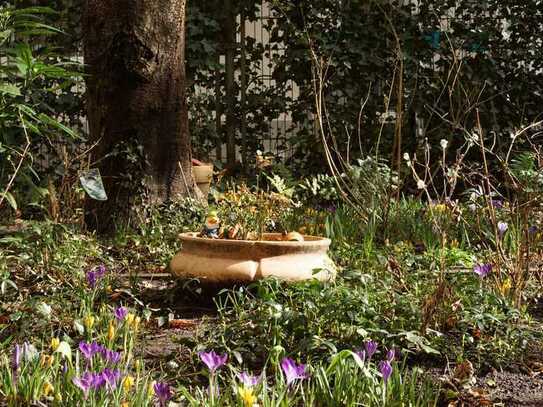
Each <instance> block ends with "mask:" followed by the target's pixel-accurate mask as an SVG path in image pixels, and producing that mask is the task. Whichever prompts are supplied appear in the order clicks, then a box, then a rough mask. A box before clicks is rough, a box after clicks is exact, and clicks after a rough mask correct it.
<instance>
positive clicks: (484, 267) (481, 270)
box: [473, 263, 492, 278]
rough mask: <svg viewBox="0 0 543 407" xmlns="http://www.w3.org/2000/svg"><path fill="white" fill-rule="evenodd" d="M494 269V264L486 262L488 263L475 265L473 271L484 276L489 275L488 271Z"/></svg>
mask: <svg viewBox="0 0 543 407" xmlns="http://www.w3.org/2000/svg"><path fill="white" fill-rule="evenodd" d="M491 271H492V264H490V263H486V264H476V265H475V266H474V267H473V272H474V273H475V274H477V275H478V276H479V277H481V278H484V277H486V276H487V274H488V273H490V272H491Z"/></svg>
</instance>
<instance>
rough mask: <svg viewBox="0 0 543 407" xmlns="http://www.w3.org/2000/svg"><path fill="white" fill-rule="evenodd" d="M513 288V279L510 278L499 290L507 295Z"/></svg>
mask: <svg viewBox="0 0 543 407" xmlns="http://www.w3.org/2000/svg"><path fill="white" fill-rule="evenodd" d="M511 287H512V284H511V279H510V278H509V277H508V278H506V279H505V280H504V282H503V283H502V284H501V285H500V287H499V289H500V293H501V294H502V295H504V296H505V295H507V294H508V293H509V290H511Z"/></svg>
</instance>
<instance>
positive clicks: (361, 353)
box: [355, 349, 366, 363]
mask: <svg viewBox="0 0 543 407" xmlns="http://www.w3.org/2000/svg"><path fill="white" fill-rule="evenodd" d="M355 353H356V355H357V356H358V357H359V358H360V359H361V360H362V363H364V361H365V360H366V351H365V350H364V349H361V350H357V351H356V352H355Z"/></svg>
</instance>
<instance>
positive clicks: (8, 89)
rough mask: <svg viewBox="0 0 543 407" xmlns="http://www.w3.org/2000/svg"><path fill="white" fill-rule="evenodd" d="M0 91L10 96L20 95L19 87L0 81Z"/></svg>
mask: <svg viewBox="0 0 543 407" xmlns="http://www.w3.org/2000/svg"><path fill="white" fill-rule="evenodd" d="M0 93H3V94H5V95H11V96H21V89H19V87H18V86H17V85H14V84H12V83H5V82H4V83H0Z"/></svg>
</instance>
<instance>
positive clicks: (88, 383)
mask: <svg viewBox="0 0 543 407" xmlns="http://www.w3.org/2000/svg"><path fill="white" fill-rule="evenodd" d="M72 381H73V383H74V384H75V385H76V386H77V387H79V388H80V389H81V390H83V394H84V395H85V398H87V396H88V394H89V390H90V389H91V388H93V387H94V382H95V378H94V373H92V372H85V373H83V374H82V375H81V377H74V378H73V379H72Z"/></svg>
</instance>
